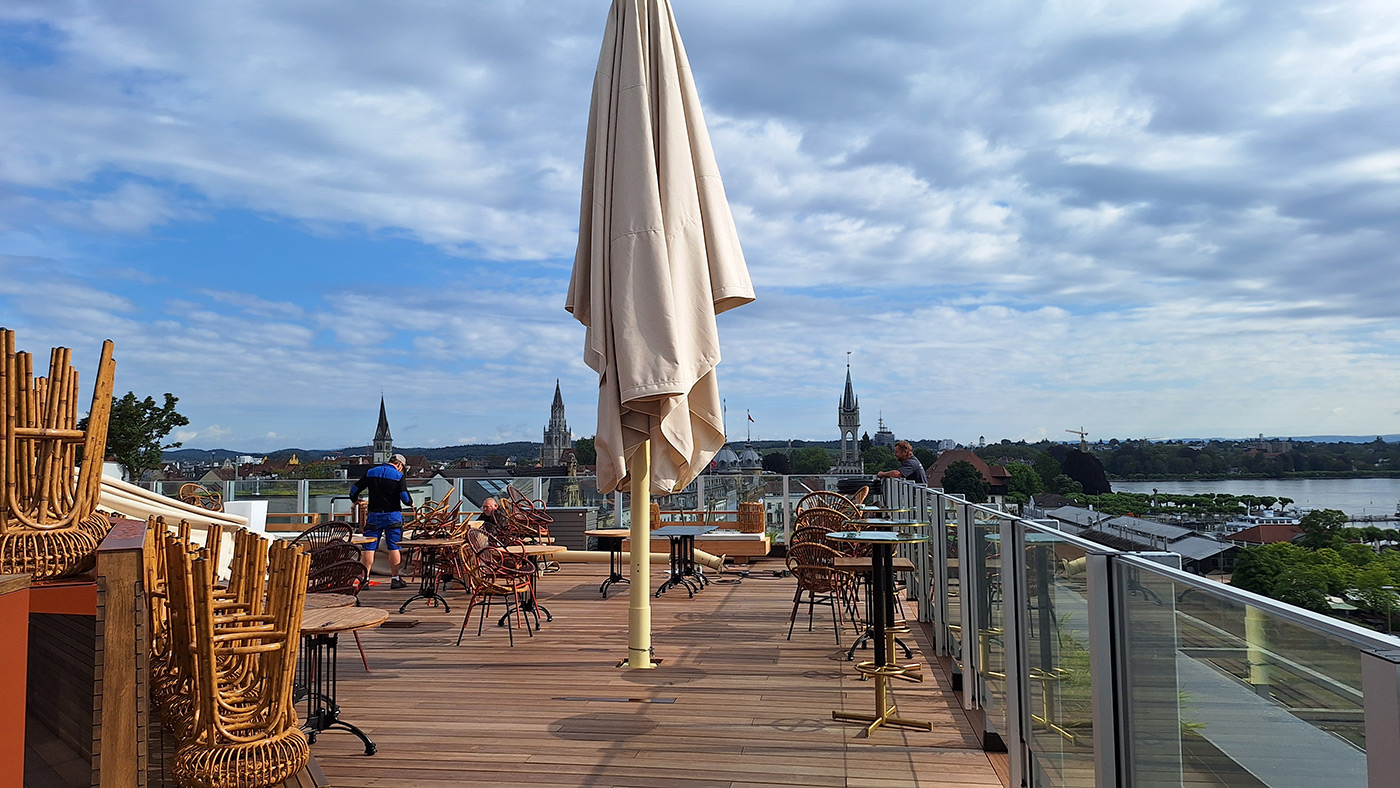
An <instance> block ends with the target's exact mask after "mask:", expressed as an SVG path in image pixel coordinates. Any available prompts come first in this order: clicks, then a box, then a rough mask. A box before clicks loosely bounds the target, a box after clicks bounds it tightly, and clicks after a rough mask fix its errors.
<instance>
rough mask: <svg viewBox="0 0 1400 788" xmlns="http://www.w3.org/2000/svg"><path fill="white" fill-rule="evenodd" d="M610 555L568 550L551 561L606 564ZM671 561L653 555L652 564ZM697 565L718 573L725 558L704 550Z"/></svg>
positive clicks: (625, 556) (624, 557) (664, 555)
mask: <svg viewBox="0 0 1400 788" xmlns="http://www.w3.org/2000/svg"><path fill="white" fill-rule="evenodd" d="M608 555H609V553H608V551H606V550H567V551H565V552H562V553H556V554H555V555H553V556H551V557H550V560H551V561H557V562H558V563H561V564H606V563H607V562H608ZM619 555H621V556H622V557H621V558H620V559H618V560H620V561H621V562H623V563H624V564H625V563H627V562H628V561H629V560H631V553H628V552H623V553H619ZM670 561H671V556H670V555H669V554H667V553H652V554H651V563H653V564H667V563H670ZM695 563H697V564H700V565H701V566H703V567H705V568H706V569H713V570H715V571H717V572H718V571H721V570H723V569H724V558H723V557H721V556H717V555H715V554H713V553H707V552H705V551H704V550H696V551H695Z"/></svg>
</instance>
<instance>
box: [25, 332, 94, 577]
mask: <svg viewBox="0 0 1400 788" xmlns="http://www.w3.org/2000/svg"><path fill="white" fill-rule="evenodd" d="M72 356H73V352H72V351H71V350H69V349H68V348H63V347H59V348H54V349H53V350H52V351H51V352H50V355H49V374H48V376H47V377H40V378H36V377H34V360H33V358H32V357H31V356H30V354H28V353H25V352H22V351H16V350H15V334H14V332H13V331H10V330H8V329H3V328H0V399H3V408H4V414H3V419H2V420H0V573H5V574H28V575H31V576H32V577H33V578H34V579H35V580H50V579H54V578H61V577H68V576H71V575H75V574H79V573H82V572H85V571H87V570H88V569H90V568H91V567H92V565H93V560H94V559H93V554H94V553H95V552H96V550H97V546H98V545H99V544H100V543H101V542H102V539H103V538H104V537H106V535H107V531H108V530H110V529H111V522H110V521H109V520H108V519H107V518H106V517H104V516H102V515H100V514H98V513H97V499H98V495H99V493H100V490H101V484H102V460H103V457H104V455H105V453H106V446H107V421H108V417H109V416H110V414H111V410H112V380H113V372H114V369H115V366H116V364H115V362H114V361H113V360H112V343H111V341H110V340H109V341H107V342H104V343H103V344H102V357H101V360H100V361H99V362H98V367H97V382H96V384H95V385H94V387H93V394H92V407H91V409H90V410H89V418H88V424H87V429H85V430H82V429H78V372H77V370H76V369H74V368H73V366H72V365H71V363H70V362H71V361H72ZM79 446H81V447H82V452H83V460H84V461H83V464H82V468H81V470H79V471H78V472H77V474H76V479H75V473H74V471H75V469H76V468H77V465H78V462H77V460H78V448H79Z"/></svg>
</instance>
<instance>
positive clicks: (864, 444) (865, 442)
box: [860, 432, 871, 454]
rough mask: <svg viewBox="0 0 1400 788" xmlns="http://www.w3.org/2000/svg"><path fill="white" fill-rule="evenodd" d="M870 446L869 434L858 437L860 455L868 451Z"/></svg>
mask: <svg viewBox="0 0 1400 788" xmlns="http://www.w3.org/2000/svg"><path fill="white" fill-rule="evenodd" d="M870 446H871V443H870V433H868V432H867V433H865V434H863V435H861V436H860V453H861V454H864V453H866V452H868V451H870Z"/></svg>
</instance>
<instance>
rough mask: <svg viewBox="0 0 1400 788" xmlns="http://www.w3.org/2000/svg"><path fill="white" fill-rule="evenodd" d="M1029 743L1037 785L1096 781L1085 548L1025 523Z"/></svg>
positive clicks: (1086, 786) (1086, 784)
mask: <svg viewBox="0 0 1400 788" xmlns="http://www.w3.org/2000/svg"><path fill="white" fill-rule="evenodd" d="M1025 542H1026V544H1025V563H1024V564H1023V565H1022V566H1023V570H1022V571H1023V573H1024V575H1025V577H1024V583H1025V589H1026V598H1025V599H1024V600H1023V608H1022V610H1023V619H1024V621H1025V622H1026V633H1025V644H1026V645H1025V651H1026V656H1027V664H1026V667H1027V679H1028V680H1027V681H1026V682H1024V685H1025V687H1026V690H1027V693H1028V696H1027V699H1026V701H1025V704H1023V708H1024V709H1025V711H1024V713H1025V714H1026V715H1027V717H1028V719H1029V730H1028V736H1027V744H1028V746H1029V748H1030V766H1031V773H1032V778H1033V782H1032V783H1031V784H1032V785H1035V786H1037V787H1039V786H1073V787H1075V788H1078V787H1080V786H1082V787H1083V788H1093V786H1094V724H1093V703H1092V702H1093V697H1092V694H1091V685H1090V672H1089V636H1090V630H1089V603H1088V586H1087V573H1086V568H1087V563H1088V558H1087V556H1088V553H1087V551H1085V550H1084V549H1083V548H1082V547H1080V546H1079V545H1077V544H1074V543H1073V542H1071V541H1070V540H1068V539H1064V538H1062V537H1060V536H1056V535H1054V534H1050V533H1041V532H1038V531H1036V530H1033V529H1027V530H1026V534H1025Z"/></svg>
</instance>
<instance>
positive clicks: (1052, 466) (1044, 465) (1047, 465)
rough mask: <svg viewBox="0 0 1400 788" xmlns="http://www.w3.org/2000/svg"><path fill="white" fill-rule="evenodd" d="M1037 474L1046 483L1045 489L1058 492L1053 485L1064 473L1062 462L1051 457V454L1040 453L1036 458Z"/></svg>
mask: <svg viewBox="0 0 1400 788" xmlns="http://www.w3.org/2000/svg"><path fill="white" fill-rule="evenodd" d="M1035 472H1036V475H1038V476H1039V477H1040V480H1041V481H1042V482H1044V483H1045V489H1047V490H1049V491H1051V492H1056V490H1055V486H1054V485H1053V484H1051V482H1052V481H1054V479H1055V477H1056V476H1059V475H1060V474H1062V473H1064V469H1062V468H1061V467H1060V461H1059V460H1057V459H1055V458H1054V457H1053V456H1051V455H1050V453H1049V452H1044V451H1042V452H1039V453H1037V454H1036V456H1035Z"/></svg>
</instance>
